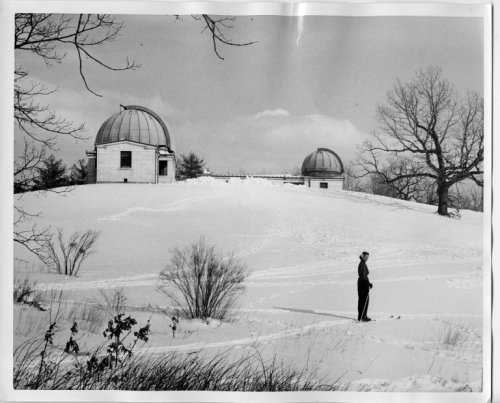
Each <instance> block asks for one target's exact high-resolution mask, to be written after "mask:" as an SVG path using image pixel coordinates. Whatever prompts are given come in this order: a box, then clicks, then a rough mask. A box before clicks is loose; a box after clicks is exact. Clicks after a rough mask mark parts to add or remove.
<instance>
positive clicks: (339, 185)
mask: <svg viewBox="0 0 500 403" xmlns="http://www.w3.org/2000/svg"><path fill="white" fill-rule="evenodd" d="M305 185H306V186H307V187H310V188H311V189H320V190H326V191H328V190H343V188H344V180H343V178H342V177H340V178H329V179H327V178H311V177H306V178H305Z"/></svg>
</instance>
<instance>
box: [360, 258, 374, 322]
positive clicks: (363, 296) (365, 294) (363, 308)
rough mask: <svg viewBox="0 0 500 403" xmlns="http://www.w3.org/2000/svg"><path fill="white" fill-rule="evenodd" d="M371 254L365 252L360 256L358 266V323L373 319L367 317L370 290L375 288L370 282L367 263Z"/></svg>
mask: <svg viewBox="0 0 500 403" xmlns="http://www.w3.org/2000/svg"><path fill="white" fill-rule="evenodd" d="M369 257H370V254H369V253H368V252H363V253H362V254H361V255H360V256H359V260H360V262H359V265H358V321H362V322H369V321H371V319H370V318H369V317H368V316H367V313H368V303H369V302H370V296H369V293H370V288H372V287H373V284H372V283H370V280H368V274H370V272H369V271H368V266H367V265H366V262H367V261H368V258H369Z"/></svg>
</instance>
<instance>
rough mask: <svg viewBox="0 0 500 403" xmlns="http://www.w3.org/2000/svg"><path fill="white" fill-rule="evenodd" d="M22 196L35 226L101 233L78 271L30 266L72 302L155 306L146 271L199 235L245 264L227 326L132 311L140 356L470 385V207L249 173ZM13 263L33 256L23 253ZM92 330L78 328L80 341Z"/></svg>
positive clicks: (474, 270) (425, 384)
mask: <svg viewBox="0 0 500 403" xmlns="http://www.w3.org/2000/svg"><path fill="white" fill-rule="evenodd" d="M21 203H23V205H24V206H25V208H27V209H30V210H32V211H40V212H42V217H41V219H40V220H39V221H37V224H38V225H39V226H43V225H50V226H52V227H53V228H57V227H60V228H63V229H64V230H65V233H67V235H69V234H70V233H71V232H73V231H74V230H85V229H95V230H100V231H101V237H100V239H99V241H98V244H97V249H96V253H95V254H94V255H92V256H90V257H89V259H88V260H87V261H86V262H85V264H84V266H83V267H82V270H81V275H80V277H78V278H65V277H63V276H55V275H52V274H47V273H27V274H29V276H30V277H31V278H33V279H36V280H37V281H38V283H39V288H40V289H44V288H47V289H53V288H55V289H63V290H64V292H65V298H66V299H68V300H73V301H76V302H77V303H84V302H86V301H90V300H91V299H92V298H93V297H96V296H98V290H110V289H113V288H116V287H123V289H124V290H125V294H126V296H127V303H128V304H129V305H130V306H131V309H133V307H145V306H147V305H148V304H149V305H150V306H165V305H166V304H167V301H166V300H165V299H164V297H163V296H162V295H161V294H160V293H157V292H156V291H155V288H156V284H157V274H158V272H159V271H161V270H162V269H163V268H164V266H165V264H166V263H167V262H168V258H169V256H170V252H171V250H172V248H174V247H181V248H182V247H184V246H187V245H189V244H190V243H192V242H194V241H196V240H197V239H198V238H199V237H200V236H204V237H205V238H206V240H207V241H208V242H210V243H213V244H215V245H217V246H218V247H220V248H222V249H223V250H224V251H226V252H230V251H233V252H234V253H235V255H236V256H238V257H239V258H240V259H241V260H242V261H244V262H245V263H246V264H247V267H248V271H249V277H248V279H247V282H246V287H247V289H246V292H245V294H244V295H243V296H242V299H241V301H240V304H239V307H238V309H236V310H234V312H233V313H232V318H231V320H230V321H229V322H223V323H220V322H216V321H214V322H211V324H210V325H207V324H205V323H202V322H201V321H189V320H183V319H181V323H180V324H179V331H178V334H177V337H176V338H175V339H173V338H172V335H171V330H170V328H169V327H168V324H169V321H168V320H167V318H166V317H164V316H163V315H160V314H158V313H154V312H141V311H133V312H132V313H133V314H134V317H137V319H138V320H139V323H143V322H144V321H145V320H147V319H148V318H150V317H151V322H152V328H153V330H154V332H153V335H152V337H151V343H148V345H147V346H145V351H148V352H152V353H153V352H154V353H161V352H164V351H172V350H176V351H186V352H188V351H195V350H199V349H203V350H204V351H205V352H206V353H207V354H216V353H217V352H220V351H226V350H227V351H229V353H230V354H234V357H235V359H236V358H237V357H238V355H239V354H243V353H244V352H246V351H249V350H250V351H252V350H255V349H259V351H261V352H262V354H263V356H264V357H271V356H272V355H273V354H277V355H278V356H279V357H280V358H282V359H283V360H286V361H289V362H295V363H296V364H297V366H298V367H300V368H302V367H303V366H307V367H308V368H311V369H313V368H317V369H318V371H319V373H321V374H325V375H326V376H327V377H328V379H332V380H335V379H337V378H340V379H341V381H342V382H343V383H345V384H346V385H349V386H348V387H349V389H351V390H377V391H378V390H393V391H408V390H413V391H435V390H437V391H454V390H463V391H467V390H468V388H471V389H472V390H474V391H479V390H480V389H481V383H480V380H481V375H482V328H483V323H482V315H483V312H482V306H483V304H482V298H483V294H482V292H483V290H482V253H483V245H482V220H483V217H482V214H480V213H475V212H470V211H463V212H461V219H451V218H444V217H440V216H438V215H437V214H435V212H434V211H435V207H433V206H426V205H421V204H417V203H410V202H403V201H398V200H394V199H388V198H384V197H377V196H373V195H367V194H358V193H353V192H342V191H338V192H330V193H322V192H321V191H320V190H311V189H307V188H305V187H302V186H294V185H277V184H274V183H271V182H269V181H266V180H263V179H252V178H249V179H246V180H234V181H230V182H229V183H225V182H222V181H215V180H213V179H210V178H202V179H198V180H193V181H187V182H184V183H175V184H169V185H133V184H127V185H125V184H116V185H87V186H81V187H78V188H76V189H75V190H74V191H72V192H71V193H68V194H67V195H66V196H65V197H61V196H58V195H52V194H48V195H47V196H46V197H35V195H25V196H24V197H23V199H22V200H21ZM362 250H368V251H369V252H370V253H371V259H370V260H369V261H368V267H369V269H370V279H371V281H372V282H373V283H374V285H375V286H374V288H373V290H372V292H371V298H370V307H369V316H371V317H372V318H374V319H377V321H376V322H372V323H369V324H359V323H355V322H354V321H353V320H352V319H354V318H355V317H356V316H357V312H356V304H357V294H356V278H357V272H356V269H357V263H358V255H359V253H360V252H361V251H362ZM16 258H19V259H24V260H28V261H29V260H30V259H31V257H30V256H29V255H27V254H26V253H25V251H23V250H22V249H16ZM33 264H35V265H36V264H38V263H37V262H36V261H33ZM19 274H21V273H19ZM394 314H395V315H401V316H402V318H401V319H400V320H394V319H390V315H394ZM151 315H152V316H151ZM23 320H25V319H23ZM15 328H16V326H15ZM99 337H100V336H99V335H93V334H88V335H87V339H86V343H88V345H89V346H91V345H93V344H95V343H96V342H101V341H102V340H101V339H100V338H99Z"/></svg>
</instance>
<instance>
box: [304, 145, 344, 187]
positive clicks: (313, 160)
mask: <svg viewBox="0 0 500 403" xmlns="http://www.w3.org/2000/svg"><path fill="white" fill-rule="evenodd" d="M302 176H303V177H304V185H306V186H308V187H310V188H320V189H338V190H342V188H343V184H344V165H343V164H342V160H341V159H340V157H339V156H338V155H337V154H336V153H335V152H334V151H332V150H330V149H328V148H318V149H317V150H316V151H314V152H313V153H311V154H309V155H308V156H307V157H306V158H305V159H304V162H303V163H302Z"/></svg>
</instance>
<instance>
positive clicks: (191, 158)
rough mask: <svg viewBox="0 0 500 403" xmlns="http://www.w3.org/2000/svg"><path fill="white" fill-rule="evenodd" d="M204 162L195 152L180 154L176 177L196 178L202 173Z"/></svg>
mask: <svg viewBox="0 0 500 403" xmlns="http://www.w3.org/2000/svg"><path fill="white" fill-rule="evenodd" d="M204 166H205V162H204V161H203V160H202V159H201V158H200V157H198V156H197V155H196V154H195V153H193V152H190V153H189V154H188V155H181V158H180V160H179V161H178V164H177V175H176V176H177V178H196V177H198V175H201V174H202V173H203V167H204Z"/></svg>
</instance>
